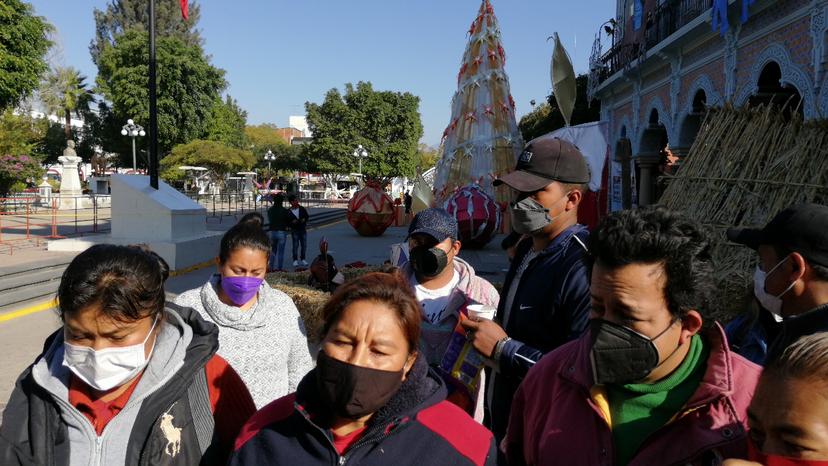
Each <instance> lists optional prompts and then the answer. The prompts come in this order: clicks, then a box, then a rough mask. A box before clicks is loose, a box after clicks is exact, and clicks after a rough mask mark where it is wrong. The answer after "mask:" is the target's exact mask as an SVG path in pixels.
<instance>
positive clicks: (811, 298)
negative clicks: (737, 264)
mask: <svg viewBox="0 0 828 466" xmlns="http://www.w3.org/2000/svg"><path fill="white" fill-rule="evenodd" d="M727 237H728V239H730V240H731V241H733V242H735V243H739V244H743V245H745V246H748V247H750V248H751V249H754V250H756V252H757V254H758V255H759V264H758V265H757V267H756V271H755V273H754V294H755V295H756V298H757V300H758V301H759V303H761V304H762V307H764V308H765V309H767V310H768V311H770V312H771V313H772V314H774V315H776V316H778V317H780V318H781V319H783V322H782V329H781V331H780V333H779V336H777V337H776V338H775V339H774V341H773V342H772V343H771V344H770V348H769V350H768V359H769V360H772V359H774V358H776V357H777V356H779V355H780V354H781V353H782V352H783V351H784V350H785V348H787V347H788V346H789V345H790V344H791V343H793V342H795V341H796V340H797V339H799V338H800V337H803V336H805V335H811V334H813V333H816V332H824V331H826V330H828V207H826V206H824V205H819V204H812V203H806V204H798V205H795V206H792V207H789V208H787V209H785V210H783V211H782V212H780V213H778V214H777V215H776V216H775V217H774V218H773V220H771V221H770V223H768V224H767V225H766V226H765V227H764V228H762V229H750V228H732V229H730V230H728V232H727Z"/></svg>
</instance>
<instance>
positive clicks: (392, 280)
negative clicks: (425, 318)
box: [322, 272, 422, 353]
mask: <svg viewBox="0 0 828 466" xmlns="http://www.w3.org/2000/svg"><path fill="white" fill-rule="evenodd" d="M357 301H373V302H376V303H380V304H384V305H386V306H388V307H389V308H390V309H392V310H393V311H394V312H396V314H397V318H398V319H399V322H400V328H401V329H402V332H403V334H404V335H405V338H406V340H407V341H408V351H409V353H414V352H416V351H417V347H418V346H419V341H420V321H421V320H422V314H421V311H420V305H419V304H417V299H416V298H415V297H414V294H413V293H412V292H411V287H410V286H409V285H408V282H406V280H405V279H404V278H403V276H402V275H401V274H400V273H399V272H392V273H383V272H373V273H369V274H365V275H363V276H361V277H359V278H356V279H354V280H351V281H349V282H347V283H345V284H344V285H342V286H340V287H339V288H337V290H336V292H335V293H334V294H333V296H331V299H329V300H328V302H327V303H325V306H324V307H323V308H322V319H323V321H324V323H323V325H322V336H323V338H324V335H326V334H327V333H328V331H329V330H330V329H331V328H332V327H333V326H334V325H336V323H337V322H339V319H340V318H341V317H342V311H344V310H345V309H346V308H347V307H348V306H350V305H351V304H353V303H355V302H357Z"/></svg>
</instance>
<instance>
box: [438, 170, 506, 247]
mask: <svg viewBox="0 0 828 466" xmlns="http://www.w3.org/2000/svg"><path fill="white" fill-rule="evenodd" d="M444 207H445V209H446V211H448V213H449V214H451V215H453V216H454V218H456V219H457V229H458V232H457V233H458V236H459V238H458V239H459V240H460V243H461V244H462V245H463V247H464V248H469V249H482V248H484V247H485V246H486V245H487V244H489V242H490V241H491V240H492V238H494V237H495V235H497V234H498V233H499V232H500V224H501V221H502V217H501V208H500V205H499V204H498V203H497V202H496V201H495V199H494V198H493V197H492V196H489V195H488V194H486V193H485V192H483V190H482V189H480V187H479V186H476V185H471V186H466V187H465V188H461V189H459V190H458V191H457V192H456V193H454V195H452V196H451V197H450V198H449V199H448V200H447V201H446V203H445V206H444Z"/></svg>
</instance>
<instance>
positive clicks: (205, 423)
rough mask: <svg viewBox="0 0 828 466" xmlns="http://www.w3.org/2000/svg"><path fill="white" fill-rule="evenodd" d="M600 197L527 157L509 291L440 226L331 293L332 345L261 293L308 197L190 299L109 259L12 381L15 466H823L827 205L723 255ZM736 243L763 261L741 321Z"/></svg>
mask: <svg viewBox="0 0 828 466" xmlns="http://www.w3.org/2000/svg"><path fill="white" fill-rule="evenodd" d="M588 181H589V168H588V166H587V164H586V162H585V160H584V157H583V156H582V155H581V153H580V152H579V150H578V148H577V147H575V146H573V145H572V144H570V143H568V142H565V141H562V140H559V139H546V140H543V141H533V142H530V143H529V144H528V145H527V147H526V148H525V150H524V152H523V153H522V154H521V156H520V158H519V161H518V164H517V167H516V168H515V170H514V171H512V172H511V173H509V174H507V175H505V176H503V177H502V178H500V179H499V180H497V183H502V184H505V185H507V186H509V187H510V188H511V189H512V191H513V192H514V199H513V202H512V203H511V207H510V215H511V225H512V228H513V230H514V233H513V234H512V235H510V236H509V237H507V238H506V240H504V243H503V248H504V249H505V250H506V251H507V252H508V254H509V260H510V268H509V271H508V273H507V276H506V280H505V283H504V284H503V287H502V289H501V291H500V293H499V292H498V291H497V289H496V288H495V287H494V286H493V285H492V284H491V283H489V282H488V281H486V280H485V279H484V278H482V277H480V276H479V275H477V274H476V273H475V270H474V268H473V267H472V266H471V265H470V264H469V263H468V262H466V261H464V260H463V259H461V258H460V252H461V250H462V244H461V241H460V239H459V236H458V226H457V222H456V220H455V219H454V218H453V217H452V216H451V215H449V214H448V213H447V212H446V211H445V210H443V209H439V208H431V209H426V210H423V211H422V212H419V213H418V214H417V215H416V216H415V217H414V218H413V220H412V221H411V224H410V226H409V230H408V237H407V239H406V241H407V245H408V251H409V254H408V256H407V257H408V261H407V263H405V264H403V265H402V266H401V267H400V268H398V269H396V270H395V271H393V272H390V273H385V272H374V273H369V274H365V275H363V276H361V277H359V278H356V279H353V280H351V281H349V282H346V283H344V284H342V285H339V286H337V287H336V289H335V290H334V291H333V293H332V295H331V296H330V299H329V300H328V301H327V303H326V304H325V305H324V308H323V309H322V310H321V315H322V320H323V322H324V323H323V327H322V329H321V332H320V334H321V342H320V343H319V344H318V345H316V344H313V343H309V342H308V339H307V337H306V331H305V325H304V322H303V321H302V318H301V316H300V314H299V312H298V311H297V308H296V306H295V304H294V303H293V301H292V300H291V299H290V298H289V297H288V296H287V295H285V294H284V293H282V292H280V291H277V290H275V289H273V288H271V287H270V286H269V285H268V284H267V283H266V282H265V281H264V278H265V275H266V273H267V272H268V270H273V269H281V268H282V267H283V260H284V245H285V238H286V235H287V231H288V230H289V231H290V232H291V234H292V235H294V243H293V244H294V256H293V258H294V263H295V264H297V265H298V264H302V263H303V262H304V260H305V253H304V249H305V245H304V243H305V241H306V233H305V225H306V224H307V219H308V216H307V212H306V211H304V209H302V208H301V207H299V206H298V204H297V203H296V202H295V199H291V202H292V205H291V206H290V208H289V209H288V208H284V207H282V202H283V199H282V198H281V197H279V196H277V199H276V201H275V203H274V207H273V208H272V209H271V210H270V211H269V212H268V216H269V225H270V231H269V234H268V232H265V231H264V230H263V225H264V219H263V218H262V217H261V216H260V215H258V214H253V215H249V216H246V217H245V218H243V219H242V220H240V221H239V223H238V224H237V225H235V226H233V227H232V228H231V229H230V230H228V231H227V233H226V234H225V235H224V237H223V238H222V240H221V245H220V250H219V251H218V252H217V253H218V254H217V258H216V273H215V274H214V275H213V276H212V277H210V279H209V280H208V281H207V282H206V283H205V284H204V285H202V286H200V287H198V288H196V289H193V290H190V291H187V292H185V293H183V294H181V295H179V296H178V297H177V298H176V299H175V302H168V301H167V300H166V299H165V290H164V287H165V281H166V279H167V277H168V275H169V270H168V267H167V264H166V263H165V262H164V260H163V259H162V258H161V257H159V256H158V255H157V254H155V253H154V252H152V251H151V250H148V249H147V248H145V247H141V246H115V245H98V246H93V247H92V248H90V249H88V250H87V251H85V252H83V253H81V254H79V255H78V256H77V257H76V258H75V259H74V260H73V261H72V263H71V264H70V265H69V267H68V268H67V269H66V271H65V273H64V275H63V277H62V280H61V283H60V288H59V291H58V298H59V301H58V302H59V316H60V319H61V321H62V323H63V325H62V327H61V328H60V329H59V330H58V331H56V332H55V333H54V334H53V335H51V336H50V337H49V338H48V339H47V340H46V342H45V343H44V346H43V352H42V354H41V355H40V356H38V357H37V358H36V360H35V361H34V363H33V364H32V365H31V366H30V367H29V368H27V369H26V370H25V371H24V373H23V374H21V375H20V377H19V378H18V380H17V383H16V386H15V388H14V392H13V393H12V395H11V398H10V400H9V403H8V405H7V406H6V409H5V411H4V413H3V422H2V424H1V425H0V464H3V465H18V464H20V465H29V464H32V465H34V464H37V465H47V464H70V465H75V464H78V465H80V464H107V465H108V464H130V465H132V464H136V465H137V464H152V465H155V464H187V465H190V464H193V465H195V464H231V465H259V464H277V465H315V464H320V465H321V464H338V465H346V464H365V465H369V464H370V465H375V464H376V465H378V464H389V465H407V464H410V465H424V464H434V465H450V464H456V465H461V464H463V465H464V464H475V465H721V464H724V465H729V466H738V465H745V464H748V465H751V464H763V465H828V396H826V395H824V394H823V392H822V390H823V389H825V388H826V387H828V207H826V206H822V205H816V204H797V205H793V206H790V207H789V208H787V209H784V210H782V211H781V212H779V213H778V214H777V215H776V216H775V217H774V218H773V220H772V221H771V222H770V223H768V224H767V225H766V226H765V227H763V228H761V229H745V228H742V229H731V230H729V231H728V232H727V238H716V237H714V236H713V235H712V234H711V233H710V231H709V230H708V229H706V228H705V227H703V226H702V225H700V224H699V223H698V222H696V221H694V220H692V219H690V218H689V217H688V216H686V215H685V214H682V213H680V212H675V211H671V210H669V209H667V208H664V207H647V208H640V209H634V210H626V211H621V212H615V213H611V214H609V215H608V216H607V217H606V218H605V219H604V220H603V221H602V222H601V224H600V225H599V226H598V227H597V228H596V229H595V230H594V231H592V232H590V231H589V230H588V229H587V228H586V227H584V226H582V225H580V224H578V221H577V215H578V207H579V204H580V202H581V200H582V199H583V195H584V193H585V192H586V190H587V186H586V183H587V182H588ZM724 240H728V241H731V242H733V243H737V244H740V245H744V246H745V247H748V248H751V249H753V250H755V251H756V259H757V264H758V265H757V266H756V269H755V271H754V272H753V275H754V287H753V299H752V301H753V302H752V304H751V305H750V306H746V309H745V313H744V315H742V316H739V317H737V318H736V319H734V320H733V321H732V322H731V323H730V324H729V325H727V327H726V328H723V327H722V326H721V325H720V324H719V323H718V322H715V321H713V320H712V319H711V315H712V314H715V311H716V310H717V309H716V306H721V305H722V303H717V302H716V301H715V299H714V292H715V290H716V287H717V286H719V284H718V283H716V280H715V278H714V276H715V272H716V267H717V264H716V263H715V261H714V254H713V251H714V247H715V245H716V244H717V242H719V241H724ZM299 245H301V251H299V250H297V248H298V246H299ZM321 252H322V254H326V248H322V249H321ZM763 366H764V369H763Z"/></svg>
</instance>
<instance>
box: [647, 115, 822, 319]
mask: <svg viewBox="0 0 828 466" xmlns="http://www.w3.org/2000/svg"><path fill="white" fill-rule="evenodd" d="M665 181H666V182H667V184H668V187H667V189H666V191H665V192H664V194H663V195H662V197H661V199H660V201H659V202H660V203H661V204H664V205H666V206H668V207H670V208H672V209H676V210H681V211H684V212H685V213H687V214H689V215H690V216H691V217H693V218H694V219H696V220H698V221H700V222H702V223H703V224H705V225H707V226H709V227H710V228H711V229H712V230H713V232H714V234H715V235H716V237H717V239H719V240H720V241H721V243H720V244H719V245H717V247H716V249H715V253H714V257H715V259H716V264H717V271H716V274H717V277H716V279H717V282H718V294H717V296H716V305H715V309H712V310H711V311H712V313H713V314H714V315H713V317H715V318H717V319H719V320H723V321H726V320H729V318H731V317H733V316H734V315H735V314H736V313H738V312H741V311H743V310H744V309H745V308H746V303H747V300H746V297H747V296H748V295H749V291H748V290H750V289H751V288H750V287H751V286H752V285H751V283H752V273H753V267H754V266H755V263H756V255H755V253H753V252H752V251H751V250H749V249H747V248H745V247H742V246H739V245H735V244H732V243H728V242H727V239H726V237H725V231H726V230H727V228H729V227H732V226H751V227H762V226H764V225H765V224H767V222H768V221H769V220H770V219H771V218H773V216H774V215H775V214H776V213H778V212H779V211H781V210H782V209H784V208H786V207H789V206H791V205H793V204H796V203H799V202H806V201H808V202H817V203H823V204H828V122H826V121H809V122H802V120H801V119H797V118H793V119H790V118H786V116H785V115H784V114H783V112H780V111H779V110H778V108H777V107H768V108H764V107H757V108H753V109H745V108H740V109H734V108H732V107H726V108H723V109H717V110H713V111H711V112H710V113H708V115H707V118H706V119H705V121H704V124H703V125H702V128H701V129H700V131H699V134H698V136H697V137H696V140H695V142H694V143H693V146H692V148H691V149H690V152H689V155H688V156H687V158H686V160H684V161H683V164H682V166H681V169H680V170H679V171H678V173H677V174H676V175H675V176H672V177H668V178H667V179H666V180H665Z"/></svg>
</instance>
